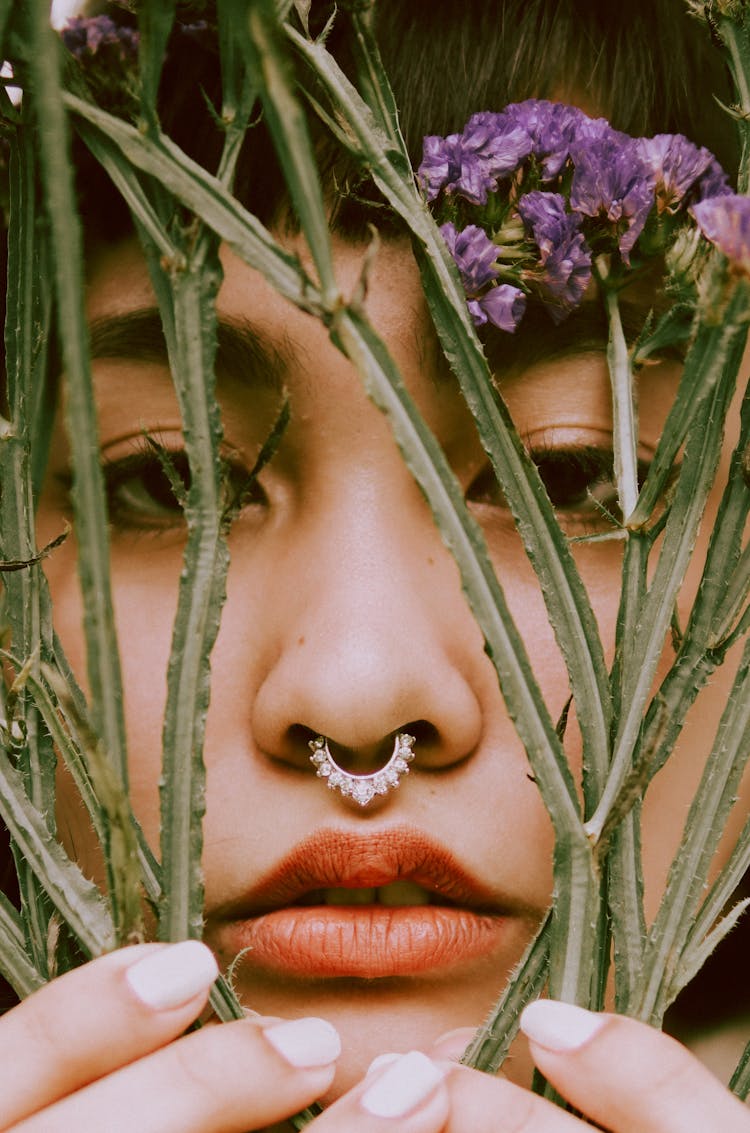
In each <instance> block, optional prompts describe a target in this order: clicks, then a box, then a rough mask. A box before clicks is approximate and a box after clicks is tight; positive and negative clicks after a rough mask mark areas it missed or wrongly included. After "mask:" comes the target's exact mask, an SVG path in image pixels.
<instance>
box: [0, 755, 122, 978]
mask: <svg viewBox="0 0 750 1133" xmlns="http://www.w3.org/2000/svg"><path fill="white" fill-rule="evenodd" d="M0 816H2V819H3V821H4V822H5V825H6V826H7V828H8V831H9V832H10V836H11V838H12V839H13V840H14V842H16V844H17V845H18V847H19V849H20V850H21V852H22V854H23V855H24V858H25V859H26V861H27V862H28V864H29V866H30V868H31V869H32V870H33V871H34V874H35V875H36V877H37V878H38V879H39V881H40V883H41V885H42V886H43V888H44V891H45V892H46V893H47V894H48V896H49V898H50V900H51V901H52V902H53V904H54V906H55V908H56V909H57V910H58V911H59V912H60V915H61V916H62V917H63V919H64V920H65V922H66V924H68V925H69V926H70V928H71V929H72V930H73V932H74V933H75V935H76V936H77V938H78V940H79V942H80V944H81V946H82V948H83V949H84V950H85V951H86V952H87V953H88V955H89V956H98V955H99V954H100V953H102V952H108V951H110V950H111V949H112V948H114V947H115V945H116V936H115V930H114V925H113V923H112V919H111V917H110V914H109V910H108V909H107V906H106V904H105V902H104V899H103V898H102V895H101V893H100V892H99V890H98V889H97V887H96V886H95V885H94V884H93V882H91V881H88V880H87V879H86V878H84V876H83V874H82V873H81V871H80V869H79V868H78V866H77V865H74V863H73V862H71V861H70V859H69V858H68V857H67V856H66V854H65V852H64V850H63V849H62V848H61V846H60V844H59V843H58V842H57V841H56V840H55V838H53V836H52V835H51V834H50V832H49V830H48V829H47V825H46V822H45V820H44V817H43V816H42V815H41V814H40V813H39V812H38V811H37V810H36V808H35V807H34V806H33V805H32V803H31V802H29V799H28V797H27V795H26V792H25V790H24V784H23V780H22V778H21V776H20V775H19V773H18V771H16V769H15V768H14V767H13V766H12V764H11V762H10V760H9V759H8V756H7V753H6V752H5V751H4V750H3V749H2V748H0Z"/></svg>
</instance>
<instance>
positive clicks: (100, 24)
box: [61, 16, 138, 62]
mask: <svg viewBox="0 0 750 1133" xmlns="http://www.w3.org/2000/svg"><path fill="white" fill-rule="evenodd" d="M61 35H62V41H63V43H64V44H65V46H66V48H67V49H68V51H69V52H70V53H71V55H74V56H75V57H76V59H79V60H80V59H82V58H84V57H86V56H91V55H96V54H97V53H98V52H99V51H100V50H101V49H102V48H103V47H114V48H115V49H116V51H117V55H118V57H119V58H120V59H121V60H122V61H123V62H124V61H126V60H128V59H134V58H135V56H136V55H137V53H138V31H137V29H136V28H132V27H127V26H125V25H123V24H118V23H115V21H114V20H113V19H111V17H110V16H90V17H86V16H73V17H71V18H70V19H69V20H68V22H67V24H66V26H65V27H64V28H63V29H62V32H61Z"/></svg>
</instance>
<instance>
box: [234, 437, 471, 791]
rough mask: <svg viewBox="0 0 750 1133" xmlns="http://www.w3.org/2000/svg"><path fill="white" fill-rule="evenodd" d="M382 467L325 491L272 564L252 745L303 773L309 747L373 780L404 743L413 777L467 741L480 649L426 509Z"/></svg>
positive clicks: (459, 751) (400, 472) (401, 479)
mask: <svg viewBox="0 0 750 1133" xmlns="http://www.w3.org/2000/svg"><path fill="white" fill-rule="evenodd" d="M394 457H395V460H396V461H397V464H396V466H395V468H393V469H392V471H391V472H390V473H389V474H387V475H386V474H384V472H383V467H382V465H381V466H380V468H379V470H378V476H377V478H375V477H371V476H369V475H368V474H367V473H366V472H365V471H363V472H362V474H361V475H357V476H354V477H350V478H349V479H348V480H347V482H346V484H345V485H341V483H340V482H339V484H337V485H336V487H335V488H334V489H333V490H332V491H331V492H330V493H329V494H328V495H327V497H326V499H327V502H326V503H325V504H322V503H321V504H319V505H318V506H316V507H314V508H313V509H312V514H309V515H308V516H307V517H306V519H305V520H303V521H302V522H301V523H299V524H297V525H296V526H295V528H294V533H293V537H292V534H291V532H290V538H289V539H288V541H287V542H286V544H285V546H284V547H283V548H282V549H280V550H281V553H280V555H279V557H278V559H277V561H278V563H279V569H278V572H277V577H276V585H277V586H278V588H279V590H278V592H277V601H278V602H279V603H283V609H284V613H283V616H282V618H281V619H280V623H279V627H278V638H277V649H276V652H275V660H274V661H273V663H272V664H271V665H270V666H269V667H268V669H267V671H266V673H265V675H264V677H263V679H262V681H261V683H260V686H259V688H258V691H257V695H256V699H255V703H254V707H253V718H252V727H253V735H254V739H255V743H256V745H257V746H258V748H259V749H260V751H262V752H264V753H265V754H266V755H267V756H269V757H271V758H273V759H277V760H282V761H285V762H287V763H291V764H293V765H295V766H297V767H307V768H310V770H311V773H312V771H313V769H312V767H311V766H310V763H309V757H310V751H309V742H310V740H314V739H315V738H316V737H318V736H324V737H326V739H327V740H328V741H329V744H330V747H331V751H332V752H334V753H335V760H336V763H337V764H338V765H339V766H340V767H342V768H343V769H345V770H347V771H349V772H351V773H354V774H368V773H371V772H373V771H375V770H377V769H378V768H380V767H382V766H383V764H384V763H386V762H387V760H388V759H389V757H390V755H391V753H392V751H393V746H394V739H395V737H396V736H397V735H398V734H399V733H408V734H409V735H412V736H414V738H415V740H416V743H415V746H414V756H415V758H414V762H413V764H412V770H413V771H415V770H417V769H419V768H431V769H438V768H445V767H448V766H451V765H453V764H455V763H457V762H460V761H462V760H464V759H465V758H467V757H468V756H469V755H470V754H471V753H472V752H473V751H474V750H475V749H476V748H477V746H478V744H479V740H480V737H481V733H482V711H481V704H480V699H479V696H478V694H477V688H478V687H479V686H478V683H477V680H476V677H477V669H478V667H480V666H481V665H483V664H487V663H488V662H487V658H486V656H485V655H484V652H483V648H482V640H481V635H480V633H479V630H478V629H477V626H476V624H475V623H474V620H473V618H472V616H471V614H470V612H469V610H468V607H467V605H466V602H465V599H464V597H463V594H462V591H461V587H460V582H459V578H458V571H457V569H456V567H455V564H454V563H453V560H452V559H451V557H450V555H449V554H448V552H447V551H446V549H445V548H444V547H443V545H442V542H441V540H440V536H439V534H438V532H437V530H436V528H435V526H434V524H433V521H432V517H431V515H430V513H429V511H428V509H427V505H426V504H425V502H424V500H423V498H422V496H421V494H420V493H419V491H418V489H417V488H416V486H415V484H414V482H413V481H412V480H411V477H410V475H409V473H408V472H407V471H406V469H405V467H404V466H403V464H402V463H401V461H400V457H398V455H397V454H396V453H394ZM282 595H284V596H283V597H282Z"/></svg>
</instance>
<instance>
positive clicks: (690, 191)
mask: <svg viewBox="0 0 750 1133" xmlns="http://www.w3.org/2000/svg"><path fill="white" fill-rule="evenodd" d="M637 144H638V151H639V154H640V156H641V157H642V158H643V160H644V161H645V163H646V165H647V166H648V168H649V169H650V171H651V173H652V174H653V176H654V178H655V181H656V206H657V209H658V211H659V212H660V213H661V212H664V211H665V210H668V211H669V212H676V211H677V209H678V208H679V207H680V205H681V204H682V203H683V202H684V201H685V198H687V197H692V196H695V195H697V196H698V198H699V199H702V198H703V197H705V196H720V195H721V193H722V192H724V191H726V192H729V186H728V183H727V176H726V173H724V170H723V169H722V168H721V166H720V165H719V163H718V162H717V161H716V159H715V157H714V156H713V154H712V153H711V152H710V151H709V150H707V149H706V148H705V147H704V146H700V147H698V146H696V145H694V144H693V143H692V142H691V141H688V139H687V138H685V137H683V136H682V134H657V135H656V137H653V138H639V139H638V143H637ZM706 189H708V190H709V192H706Z"/></svg>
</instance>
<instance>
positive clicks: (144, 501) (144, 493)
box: [103, 437, 265, 532]
mask: <svg viewBox="0 0 750 1133" xmlns="http://www.w3.org/2000/svg"><path fill="white" fill-rule="evenodd" d="M221 464H222V481H223V489H224V502H225V506H226V508H227V509H228V510H231V511H232V512H233V513H236V511H238V510H241V509H242V508H244V507H247V506H249V505H252V504H260V503H264V502H265V494H264V492H263V489H262V488H261V486H260V484H259V483H258V482H257V480H256V479H255V478H254V477H253V476H252V475H251V473H250V471H249V470H248V469H247V467H246V466H245V465H244V464H243V463H242V462H241V461H239V460H237V459H236V458H233V457H222V461H221ZM103 474H104V484H105V492H106V496H107V504H108V511H109V519H110V523H111V524H112V526H113V527H114V528H115V529H118V530H123V531H128V530H129V531H153V532H159V531H167V530H171V529H174V528H179V527H181V526H182V525H183V523H184V506H185V500H186V498H187V495H188V492H189V490H190V483H191V477H190V465H189V462H188V457H187V453H186V452H185V451H184V449H179V448H171V447H168V446H164V445H161V444H158V443H157V442H155V441H154V440H152V439H151V438H148V437H146V438H144V439H143V441H142V442H140V441H139V443H138V446H137V448H136V449H135V450H134V451H131V452H129V453H127V454H126V455H124V456H120V457H115V458H105V459H104V461H103Z"/></svg>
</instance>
